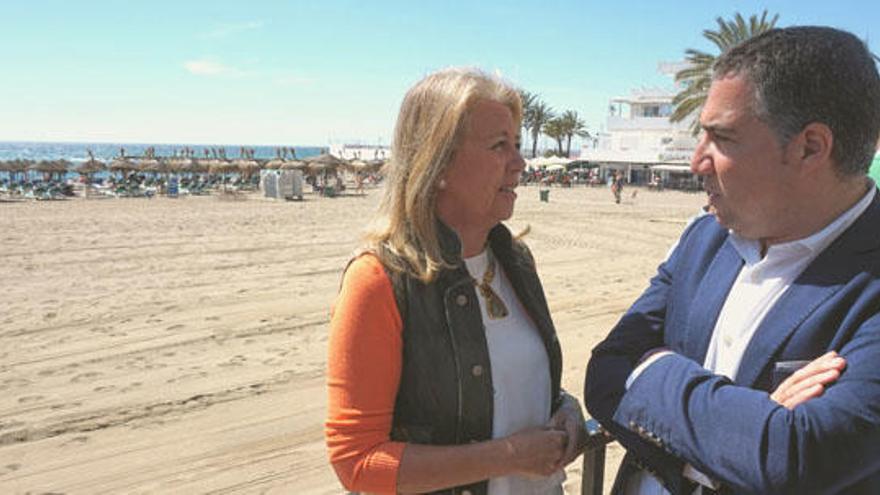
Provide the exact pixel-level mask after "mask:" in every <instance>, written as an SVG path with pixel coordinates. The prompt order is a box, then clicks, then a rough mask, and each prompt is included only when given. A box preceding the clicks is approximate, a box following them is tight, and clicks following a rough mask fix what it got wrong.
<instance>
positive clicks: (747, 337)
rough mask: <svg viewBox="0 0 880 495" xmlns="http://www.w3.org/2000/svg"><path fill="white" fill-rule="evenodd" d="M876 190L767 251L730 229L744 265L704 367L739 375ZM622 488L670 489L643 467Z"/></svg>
mask: <svg viewBox="0 0 880 495" xmlns="http://www.w3.org/2000/svg"><path fill="white" fill-rule="evenodd" d="M876 190H877V188H876V186H874V184H873V183H871V184H870V187H869V189H868V192H867V193H866V194H865V195H864V196H863V197H862V199H861V200H859V202H858V203H856V204H855V205H854V206H852V207H851V208H850V209H849V210H847V211H845V212H844V213H843V214H842V215H840V216H839V217H837V218H836V219H835V220H834V221H832V222H831V223H830V224H828V225H827V226H825V228H823V229H822V230H820V231H819V232H816V233H815V234H813V235H811V236H809V237H805V238H803V239H798V240H795V241H791V242H786V243H784V244H776V245H772V246H770V247H769V248H768V249H767V252H766V254H765V255H764V256H763V257H762V256H761V243H760V242H759V241H756V240H750V239H744V238H742V237H740V236H738V235H736V234H735V233H733V232H731V233H730V242H731V244H732V245H733V247H734V249H736V251H737V253H739V255H740V257H742V259H743V262H744V265H743V267H742V269H741V270H740V272H739V275H738V276H737V277H736V280H735V281H734V282H733V285H732V286H731V288H730V292H729V293H728V294H727V299H726V300H725V301H724V306H723V307H722V308H721V313H720V314H719V315H718V320H717V321H716V322H715V329H714V330H713V332H712V339H711V340H710V341H709V348H708V350H707V351H706V359H705V362H704V363H703V367H704V368H706V369H707V370H709V371H712V372H714V373H716V374H719V375H724V376H726V377H728V378H730V379H734V378H735V377H736V374H737V372H738V371H739V365H740V362H741V360H742V357H743V353H744V352H745V350H746V347H747V346H748V345H749V342H750V341H751V340H752V337H753V336H754V335H755V331H756V330H757V329H758V327H759V326H760V324H761V322H762V321H763V320H764V317H765V316H767V313H768V312H769V311H770V309H772V308H773V305H775V304H776V302H777V301H778V300H779V298H780V297H782V295H783V294H784V293H785V291H786V290H788V288H789V287H790V286H791V284H792V283H793V282H794V281H795V279H797V277H798V276H799V275H800V274H801V273H802V272H803V271H804V270H805V269H806V268H807V266H808V265H809V264H810V263H811V262H812V261H813V260H814V259H816V257H817V256H819V254H820V253H822V251H824V250H825V248H827V247H828V246H829V245H830V244H831V243H832V242H834V240H835V239H837V238H838V237H839V236H840V234H842V233H843V232H844V231H845V230H846V229H847V228H849V226H850V225H852V224H853V222H855V221H856V219H858V218H859V216H861V214H862V213H864V211H865V210H866V209H867V208H868V206H869V205H870V204H871V201H873V200H874V195H875V194H876ZM668 354H671V352H664V353H659V354H655V355H653V356H651V359H648V360H646V361H645V362H644V363H642V365H640V366H639V367H637V368H636V369H635V370H633V372H632V374H631V375H630V376H629V378H628V379H627V383H626V386H627V388H629V386H630V385H631V384H632V383H633V382H634V381H635V380H636V379H637V378H638V375H639V374H641V372H642V371H643V370H644V369H646V368H647V367H648V366H650V365H651V364H653V363H654V362H656V361H658V360H659V359H661V358H662V357H663V356H665V355H668ZM684 474H685V476H687V477H688V478H690V479H691V480H693V481H697V482H698V483H701V484H706V485H711V484H713V482H712V481H711V480H710V479H709V478H708V477H707V476H706V475H704V474H703V473H701V472H699V471H698V470H697V469H695V468H694V467H693V466H691V465H690V464H688V465H686V466H685V470H684ZM624 493H626V494H627V495H649V494H650V495H655V494H656V495H666V494H668V492H667V491H666V490H665V489H664V488H663V486H662V485H661V484H660V482H659V481H658V480H657V479H656V478H654V477H653V476H651V475H650V474H649V473H647V472H645V471H640V472H638V473H636V475H634V476H632V477H631V478H630V479H629V481H628V482H627V484H626V488H625V490H624Z"/></svg>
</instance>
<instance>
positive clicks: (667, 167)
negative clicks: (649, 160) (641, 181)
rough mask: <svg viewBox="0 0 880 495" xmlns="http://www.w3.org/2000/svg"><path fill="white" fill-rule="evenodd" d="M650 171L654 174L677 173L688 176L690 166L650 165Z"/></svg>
mask: <svg viewBox="0 0 880 495" xmlns="http://www.w3.org/2000/svg"><path fill="white" fill-rule="evenodd" d="M651 170H653V171H655V172H678V173H681V174H685V173H687V174H689V173H691V166H690V165H670V164H663V165H651Z"/></svg>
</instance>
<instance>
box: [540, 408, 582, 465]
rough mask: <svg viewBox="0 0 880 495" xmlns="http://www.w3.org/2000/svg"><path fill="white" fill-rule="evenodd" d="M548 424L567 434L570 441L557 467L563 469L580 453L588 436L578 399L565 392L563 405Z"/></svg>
mask: <svg viewBox="0 0 880 495" xmlns="http://www.w3.org/2000/svg"><path fill="white" fill-rule="evenodd" d="M548 425H549V426H550V427H551V428H554V429H557V430H562V431H564V432H565V433H566V434H567V435H566V436H567V440H568V442H567V443H566V445H565V453H564V454H563V456H562V459H560V462H559V464H558V465H557V466H556V469H561V468H564V467H565V466H567V465H568V464H569V463H571V461H573V460H575V459H576V458H577V456H578V455H580V453H581V450H583V446H584V442H585V441H586V437H587V432H586V430H585V429H584V414H583V412H582V411H581V405H580V404H579V403H578V401H577V399H575V398H574V397H573V396H572V395H570V394H567V393H565V392H563V399H562V405H560V406H559V409H557V410H556V414H554V415H553V417H552V418H550V422H549V423H548Z"/></svg>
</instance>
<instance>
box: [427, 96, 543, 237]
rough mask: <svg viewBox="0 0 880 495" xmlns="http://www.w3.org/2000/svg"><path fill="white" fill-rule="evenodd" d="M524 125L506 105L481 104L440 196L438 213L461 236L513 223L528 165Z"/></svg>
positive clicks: (446, 177)
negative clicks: (524, 154)
mask: <svg viewBox="0 0 880 495" xmlns="http://www.w3.org/2000/svg"><path fill="white" fill-rule="evenodd" d="M519 139H520V136H519V125H518V122H516V121H515V120H514V119H513V114H512V113H511V112H510V109H509V108H507V106H506V105H504V104H503V103H498V102H496V101H490V100H480V101H478V102H477V103H476V104H475V105H474V107H473V109H472V110H471V112H470V116H469V118H468V121H467V122H466V124H465V131H464V133H463V136H462V137H461V142H460V143H459V144H458V146H457V147H456V151H455V154H454V157H453V160H452V163H450V164H449V166H448V168H447V169H446V172H445V175H444V177H443V179H444V181H445V183H446V185H445V187H441V188H440V190H439V192H438V195H437V214H438V215H439V217H440V219H441V220H443V222H444V223H446V224H447V225H448V226H449V227H451V228H452V229H453V230H456V231H457V232H459V235H468V234H473V233H482V234H483V235H485V234H486V233H488V232H489V230H490V229H492V227H494V226H495V225H496V224H498V222H500V221H502V220H506V219H508V218H510V216H511V215H512V214H513V203H514V202H515V201H516V192H514V189H516V186H517V185H518V184H519V178H520V174H521V173H522V171H523V168H524V166H525V163H524V162H523V159H522V156H521V155H520V154H519Z"/></svg>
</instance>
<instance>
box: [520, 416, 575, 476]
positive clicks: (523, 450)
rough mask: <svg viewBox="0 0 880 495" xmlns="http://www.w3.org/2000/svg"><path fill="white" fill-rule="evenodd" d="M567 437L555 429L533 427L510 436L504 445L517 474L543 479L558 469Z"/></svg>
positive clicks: (564, 433) (563, 432) (561, 431)
mask: <svg viewBox="0 0 880 495" xmlns="http://www.w3.org/2000/svg"><path fill="white" fill-rule="evenodd" d="M567 436H568V435H567V434H566V432H565V431H563V430H559V429H556V428H548V427H533V428H526V429H524V430H520V431H518V432H516V433H514V434H513V435H510V436H509V437H507V438H505V439H504V443H505V446H506V448H507V450H508V454H509V455H510V458H511V459H512V461H513V465H514V469H515V471H516V473H517V474H520V475H523V476H526V477H538V478H543V477H545V476H550V475H551V474H553V473H554V472H555V471H556V470H557V469H559V463H560V461H561V460H562V459H563V456H564V454H565V451H566V449H565V447H566V443H567Z"/></svg>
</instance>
